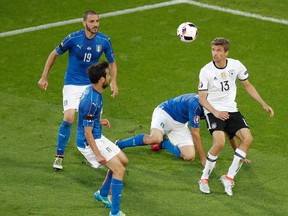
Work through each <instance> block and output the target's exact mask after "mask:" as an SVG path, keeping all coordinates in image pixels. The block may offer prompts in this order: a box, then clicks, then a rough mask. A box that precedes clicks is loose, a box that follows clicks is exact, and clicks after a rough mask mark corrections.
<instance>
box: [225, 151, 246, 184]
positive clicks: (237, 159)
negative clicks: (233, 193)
mask: <svg viewBox="0 0 288 216" xmlns="http://www.w3.org/2000/svg"><path fill="white" fill-rule="evenodd" d="M245 158H246V153H245V152H244V151H242V150H240V149H238V148H237V149H236V150H235V153H234V159H233V162H232V164H231V166H230V167H229V171H228V173H227V177H229V178H231V179H234V176H235V175H236V174H237V172H238V171H239V170H240V168H241V166H242V165H243V160H244V159H245Z"/></svg>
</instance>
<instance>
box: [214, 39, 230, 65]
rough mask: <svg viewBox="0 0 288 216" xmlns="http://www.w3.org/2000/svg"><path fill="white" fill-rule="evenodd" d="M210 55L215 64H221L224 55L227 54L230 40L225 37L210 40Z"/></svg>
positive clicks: (224, 58) (224, 59) (223, 60)
mask: <svg viewBox="0 0 288 216" xmlns="http://www.w3.org/2000/svg"><path fill="white" fill-rule="evenodd" d="M211 48H212V57H213V61H214V62H215V63H216V64H220V65H223V64H224V63H226V57H227V56H228V54H229V48H230V42H229V40H227V39H225V38H221V37H219V38H215V39H214V40H213V41H212V42H211Z"/></svg>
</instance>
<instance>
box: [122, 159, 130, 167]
mask: <svg viewBox="0 0 288 216" xmlns="http://www.w3.org/2000/svg"><path fill="white" fill-rule="evenodd" d="M121 162H122V164H123V166H124V167H125V166H126V165H127V164H128V162H129V160H128V158H127V157H125V158H123V159H122V160H121Z"/></svg>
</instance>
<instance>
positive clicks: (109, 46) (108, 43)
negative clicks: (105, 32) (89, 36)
mask: <svg viewBox="0 0 288 216" xmlns="http://www.w3.org/2000/svg"><path fill="white" fill-rule="evenodd" d="M104 53H105V56H106V59H107V61H108V62H109V63H112V62H115V56H114V52H113V48H112V43H111V40H110V38H107V40H106V43H105V50H104Z"/></svg>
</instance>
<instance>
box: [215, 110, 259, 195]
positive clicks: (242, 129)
mask: <svg viewBox="0 0 288 216" xmlns="http://www.w3.org/2000/svg"><path fill="white" fill-rule="evenodd" d="M230 119H231V120H229V121H228V124H227V134H228V135H229V137H233V136H234V135H235V131H236V136H237V137H238V138H239V139H240V144H239V146H238V148H236V150H235V152H234V158H233V161H232V164H231V165H230V167H229V170H228V173H227V174H226V175H223V176H221V178H220V180H221V182H222V184H223V185H224V189H225V192H226V193H227V194H228V195H229V196H232V195H233V192H232V187H233V186H234V177H235V175H236V174H237V173H238V171H239V170H240V168H241V166H242V165H243V163H244V161H245V159H246V155H247V152H248V150H249V148H250V146H251V144H252V141H253V137H252V134H251V132H250V129H249V126H248V125H247V123H246V121H245V119H244V117H243V116H242V115H241V113H240V112H237V113H231V114H230Z"/></svg>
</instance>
